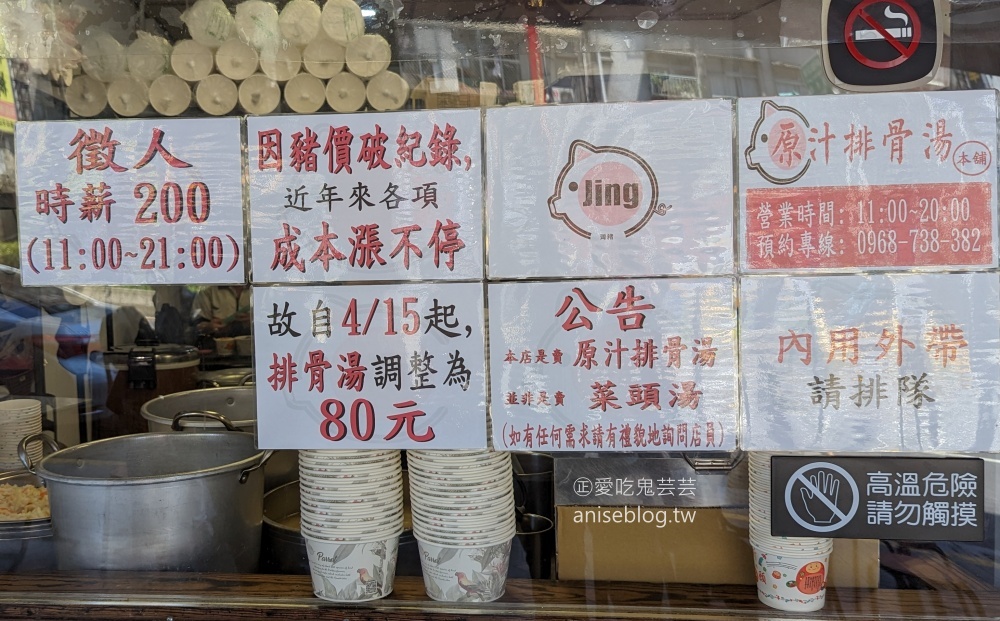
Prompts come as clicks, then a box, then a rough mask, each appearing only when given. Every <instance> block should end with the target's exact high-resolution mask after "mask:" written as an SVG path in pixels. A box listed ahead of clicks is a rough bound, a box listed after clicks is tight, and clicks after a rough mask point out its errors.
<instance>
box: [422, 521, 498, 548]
mask: <svg viewBox="0 0 1000 621" xmlns="http://www.w3.org/2000/svg"><path fill="white" fill-rule="evenodd" d="M494 531H495V532H493V533H491V534H489V535H487V536H481V535H478V534H477V535H470V534H467V533H445V534H442V533H438V532H434V531H430V530H427V529H422V528H419V527H417V526H416V525H415V526H414V528H413V534H414V535H415V536H416V538H417V539H419V540H421V541H424V542H425V543H432V544H434V545H439V546H451V547H456V548H475V547H483V546H492V545H496V544H498V543H503V542H504V541H509V540H510V539H511V538H513V537H514V535H515V533H516V532H517V526H516V524H513V523H512V524H511V525H510V527H508V528H499V529H494Z"/></svg>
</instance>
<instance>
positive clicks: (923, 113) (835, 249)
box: [738, 90, 997, 272]
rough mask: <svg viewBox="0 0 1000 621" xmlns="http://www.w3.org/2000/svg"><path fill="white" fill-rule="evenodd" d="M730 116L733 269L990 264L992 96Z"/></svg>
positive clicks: (877, 100)
mask: <svg viewBox="0 0 1000 621" xmlns="http://www.w3.org/2000/svg"><path fill="white" fill-rule="evenodd" d="M738 110H739V145H740V158H739V159H738V162H739V164H738V166H739V186H740V209H741V212H742V218H741V222H742V238H743V239H742V242H743V243H742V244H741V247H742V259H743V271H745V272H780V271H783V270H803V269H805V270H825V271H830V270H851V269H856V268H870V269H893V268H901V267H995V266H996V265H997V246H996V244H997V242H996V240H997V197H996V145H997V138H996V135H997V129H996V115H997V104H996V94H995V92H994V91H992V90H991V91H969V92H954V93H943V92H942V93H910V94H877V95H852V96H849V97H844V96H823V97H786V98H780V97H779V98H766V99H741V100H740V101H739V106H738Z"/></svg>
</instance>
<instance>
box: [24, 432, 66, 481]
mask: <svg viewBox="0 0 1000 621" xmlns="http://www.w3.org/2000/svg"><path fill="white" fill-rule="evenodd" d="M38 440H41V441H42V442H44V443H45V444H46V446H48V447H49V448H50V449H52V451H53V452H55V451H61V450H62V449H64V448H65V447H64V446H62V445H61V444H59V443H58V442H56V441H55V440H53V439H52V438H50V437H49V436H48V435H46V434H45V433H33V434H31V435H30V436H25V437H23V438H21V441H20V442H18V443H17V457H18V458H19V459H20V460H21V463H22V464H24V467H25V468H27V469H28V472H30V473H32V474H34V473H35V464H33V463H31V456H29V455H28V445H29V444H31V443H32V442H37V441H38Z"/></svg>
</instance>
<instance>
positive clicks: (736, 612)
mask: <svg viewBox="0 0 1000 621" xmlns="http://www.w3.org/2000/svg"><path fill="white" fill-rule="evenodd" d="M998 615H1000V593H996V592H987V591H950V592H943V591H930V590H924V591H902V590H882V591H876V590H855V589H840V590H833V589H831V591H830V593H829V594H828V597H827V606H826V608H825V609H824V610H823V611H821V612H818V613H804V614H789V613H782V612H779V611H777V610H773V609H771V608H768V607H766V606H764V605H763V604H761V603H759V602H758V601H757V596H756V591H755V589H754V588H753V587H713V586H700V585H670V586H667V587H662V586H661V585H650V584H638V583H610V584H609V583H585V582H558V583H557V582H544V581H528V580H511V581H509V582H508V587H507V594H506V595H505V596H504V597H503V598H502V599H501V600H500V601H498V602H493V603H488V604H476V603H470V604H454V603H440V602H433V601H430V600H429V599H428V598H427V596H426V595H425V594H424V590H423V582H422V580H421V579H420V578H408V577H401V578H398V579H397V580H396V588H395V591H394V592H393V594H392V595H391V596H390V597H389V598H388V599H385V600H379V601H376V602H371V603H366V604H356V605H343V604H332V603H329V602H323V601H322V600H319V599H316V598H315V597H313V595H312V588H311V584H310V581H309V578H308V577H307V576H275V575H219V574H213V575H207V574H180V573H170V574H166V573H163V574H144V573H110V572H109V573H51V574H35V575H29V574H20V575H3V576H0V618H3V619H63V620H67V621H68V620H73V621H76V620H78V619H158V620H160V621H170V620H172V621H182V620H203V621H220V620H221V619H246V620H250V619H254V620H257V619H265V618H266V619H278V620H281V619H323V620H325V619H329V620H331V621H333V620H335V621H356V620H375V621H418V620H432V619H445V618H452V619H462V618H475V619H483V620H490V619H505V620H509V619H528V618H544V619H553V620H561V619H565V620H567V621H569V620H582V619H588V618H592V619H647V618H657V619H691V620H695V619H701V620H709V619H734V618H738V619H781V618H787V619H791V618H809V619H851V620H852V621H859V620H861V619H864V620H868V619H876V618H880V619H903V618H915V617H919V618H921V619H928V618H949V619H956V618H961V619H995V618H997V616H998Z"/></svg>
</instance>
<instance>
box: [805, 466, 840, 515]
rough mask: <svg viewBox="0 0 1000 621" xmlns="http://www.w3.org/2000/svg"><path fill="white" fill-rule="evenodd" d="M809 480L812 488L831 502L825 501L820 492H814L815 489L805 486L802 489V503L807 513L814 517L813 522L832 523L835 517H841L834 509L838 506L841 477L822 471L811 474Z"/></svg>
mask: <svg viewBox="0 0 1000 621" xmlns="http://www.w3.org/2000/svg"><path fill="white" fill-rule="evenodd" d="M809 482H810V483H811V484H812V488H813V489H815V490H817V491H818V492H819V494H822V495H823V497H825V498H826V499H827V500H828V501H829V503H827V502H824V500H823V498H820V496H819V494H815V493H813V489H810V488H808V487H803V488H802V489H801V492H802V503H803V505H805V510H806V513H808V514H809V517H810V518H812V521H813V524H816V525H825V524H832V523H833V521H834V520H835V519H837V518H838V517H840V516H839V515H838V512H836V511H835V510H834V508H835V507H836V506H837V497H838V496H839V495H840V479H837V478H836V477H834V475H833V474H832V473H830V472H824V471H820V472H818V473H816V474H813V475H811V476H810V477H809ZM831 505H832V506H831Z"/></svg>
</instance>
